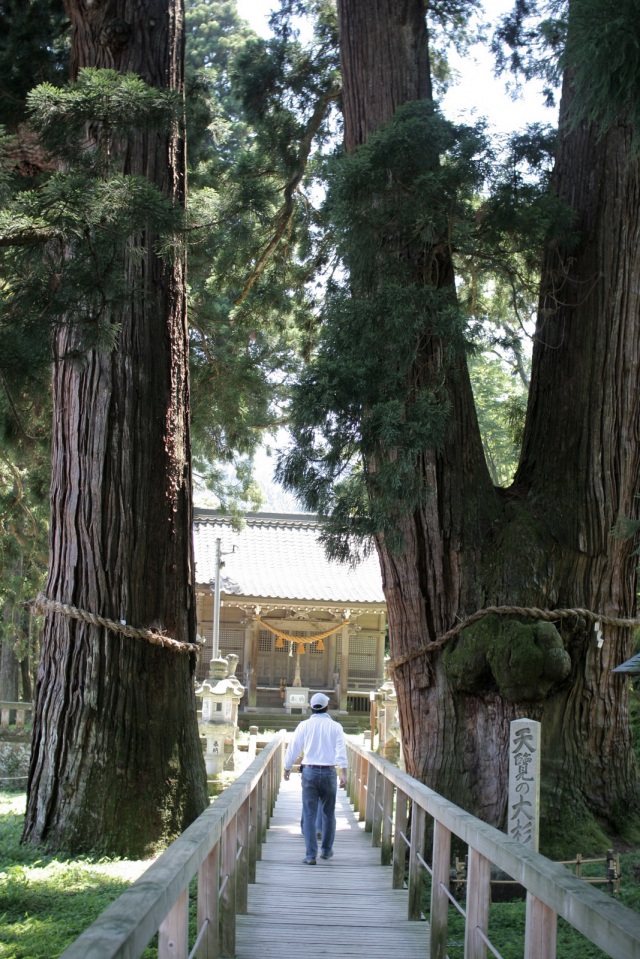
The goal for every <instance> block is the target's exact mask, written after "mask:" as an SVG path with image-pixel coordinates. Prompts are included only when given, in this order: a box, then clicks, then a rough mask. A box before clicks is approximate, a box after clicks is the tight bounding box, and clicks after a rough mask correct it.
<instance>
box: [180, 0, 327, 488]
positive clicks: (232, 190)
mask: <svg viewBox="0 0 640 959" xmlns="http://www.w3.org/2000/svg"><path fill="white" fill-rule="evenodd" d="M318 7H319V8H320V7H323V8H327V5H326V4H318ZM327 9H328V8H327ZM327 9H323V10H322V11H321V14H322V16H321V19H322V23H320V24H319V26H318V32H317V37H318V43H317V44H315V45H314V46H313V49H305V48H304V47H303V46H302V45H301V44H300V43H299V41H298V39H297V38H296V36H295V35H294V34H293V33H292V32H291V31H290V30H289V29H288V26H287V24H288V21H287V20H286V18H285V19H282V18H281V19H280V21H278V18H277V17H276V20H275V21H274V24H275V26H276V29H277V34H276V36H275V37H274V38H273V39H272V40H270V41H264V40H261V39H259V38H257V37H256V36H255V34H254V33H253V32H252V31H250V30H249V29H248V28H247V27H246V26H243V24H242V22H241V21H240V19H239V18H238V16H237V12H236V9H235V4H234V3H216V2H211V3H191V4H189V6H188V8H187V17H188V30H187V62H188V65H189V71H190V74H191V75H192V76H194V77H195V78H196V80H197V82H198V83H200V82H201V81H202V80H204V81H205V82H206V86H204V87H202V86H201V87H200V98H201V99H200V103H201V105H202V108H199V109H200V113H199V117H200V122H202V121H204V119H205V118H206V117H208V125H207V127H206V130H204V131H203V130H202V129H200V132H199V133H198V134H197V135H198V136H199V137H200V145H199V146H198V147H197V149H196V151H195V152H194V153H193V154H192V156H193V158H194V160H195V161H196V166H195V168H194V169H193V171H192V173H191V181H190V182H191V186H192V192H191V196H190V229H189V240H190V247H189V281H190V290H189V294H190V323H191V369H192V398H193V400H192V428H193V438H194V453H195V466H196V470H197V472H198V473H199V475H200V476H202V477H205V476H206V477H208V483H210V484H211V485H212V486H213V488H214V490H215V493H216V495H217V497H218V500H219V501H220V502H221V503H222V504H223V505H225V506H227V505H229V503H230V502H231V501H233V499H234V497H236V496H237V495H241V496H243V497H244V496H247V497H250V496H251V495H252V490H251V479H250V469H249V463H250V460H251V456H252V455H253V452H254V451H255V449H256V448H257V446H258V445H259V443H260V442H261V440H262V437H263V435H264V432H265V431H269V430H273V429H275V428H276V427H277V424H278V422H279V421H281V420H282V418H283V416H284V412H283V406H284V404H285V403H286V400H287V397H288V392H289V388H290V384H291V382H292V380H293V379H294V378H295V377H296V375H297V371H298V369H299V367H300V363H301V356H302V354H303V353H304V352H305V351H308V349H309V345H310V343H312V342H313V340H314V338H315V329H316V326H317V314H318V309H319V304H318V298H317V296H316V295H315V294H314V291H313V289H312V287H310V285H309V280H310V279H311V278H312V277H313V274H314V271H315V269H316V268H317V267H318V265H319V264H321V263H322V262H323V258H324V255H325V254H324V252H323V249H322V242H323V241H322V231H321V228H320V223H319V215H318V212H317V210H315V208H314V205H313V203H312V202H311V199H310V194H311V191H312V186H311V184H312V182H313V178H314V176H315V167H314V163H315V161H313V160H312V159H311V158H310V151H311V148H312V144H313V143H314V142H315V141H314V137H316V136H317V135H318V134H320V138H321V139H322V138H323V137H324V135H325V133H324V131H325V129H326V123H327V117H328V114H329V112H330V111H331V104H332V99H331V97H330V96H329V91H331V90H332V85H333V84H334V82H335V68H334V65H335V62H336V61H337V55H336V47H335V38H334V39H333V41H331V40H329V39H327V37H328V35H329V32H330V17H329V16H328V13H327ZM334 18H335V16H334ZM276 21H278V22H276ZM321 35H322V37H323V39H320V38H321ZM332 42H333V46H331V43H332ZM285 76H286V87H287V90H289V88H290V89H291V91H293V92H291V93H287V94H286V95H283V100H284V102H280V101H279V94H281V93H283V91H284V89H285V80H284V77H285ZM323 98H324V99H323ZM190 135H191V133H190ZM314 149H315V146H314ZM194 185H195V189H194ZM231 467H233V468H234V469H235V480H236V485H235V488H232V487H233V484H232V487H230V486H229V478H230V475H231V474H230V472H229V471H230V469H231Z"/></svg>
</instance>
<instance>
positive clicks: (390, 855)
mask: <svg viewBox="0 0 640 959" xmlns="http://www.w3.org/2000/svg"><path fill="white" fill-rule="evenodd" d="M348 751H349V777H348V783H347V789H348V791H349V798H350V799H351V802H352V803H353V805H354V807H355V809H356V811H358V812H359V814H360V819H361V820H362V819H364V822H365V831H370V832H371V834H372V844H373V845H374V846H380V848H381V862H382V864H383V865H389V864H392V865H393V870H392V884H393V888H394V889H401V888H403V885H404V881H405V873H406V869H407V863H406V853H407V848H408V850H409V862H408V879H407V884H408V918H409V919H416V920H419V919H420V918H421V892H422V886H423V878H424V870H427V872H429V873H430V875H431V910H430V927H431V951H430V959H445V957H446V946H447V925H448V909H449V905H450V903H451V904H453V905H454V906H455V907H456V908H457V909H458V910H459V911H460V912H462V914H463V916H464V917H465V936H464V956H465V959H485V957H486V955H487V948H489V949H490V950H491V952H492V954H493V955H495V956H498V957H499V955H500V954H499V952H497V951H496V948H495V944H491V943H489V940H488V938H487V932H488V922H489V903H490V900H491V874H490V869H491V864H494V865H495V866H497V867H498V869H500V870H502V871H504V872H505V873H507V874H508V875H509V876H511V877H512V878H513V879H515V880H517V882H519V883H520V885H522V886H523V887H524V888H525V889H526V894H527V904H526V930H525V937H524V951H523V956H524V959H555V957H556V927H557V917H558V916H562V918H563V919H565V920H566V921H567V922H568V923H569V924H570V925H571V926H573V927H574V928H575V929H577V930H578V931H579V932H580V933H582V934H583V935H584V936H585V937H586V938H587V939H589V940H590V941H591V942H593V943H595V945H597V946H598V947H599V948H600V949H602V950H603V951H604V952H605V953H607V955H609V956H613V957H614V959H640V916H638V915H637V914H636V913H635V912H632V911H631V910H630V909H627V908H626V907H625V906H622V905H621V904H620V903H618V902H616V900H614V899H612V898H611V897H609V896H606V895H605V894H604V893H602V892H600V891H598V890H597V889H594V888H592V887H591V886H589V885H587V884H586V883H584V882H583V881H582V880H580V879H578V878H576V877H575V876H574V875H573V874H572V873H571V872H569V870H568V869H565V868H564V867H563V866H561V865H558V864H556V863H553V862H551V861H550V860H548V859H546V858H545V857H544V856H541V855H540V854H539V853H535V852H531V851H530V850H529V849H527V848H526V847H525V846H523V845H521V844H520V843H519V842H516V840H514V839H510V838H509V837H508V836H506V835H504V833H501V832H499V831H498V830H497V829H494V828H493V827H492V826H489V825H487V824H486V823H484V822H482V821H481V820H480V819H476V818H475V817H474V816H472V815H470V814H469V813H467V812H465V811H464V810H463V809H460V808H459V807H458V806H455V805H454V804H453V803H450V802H448V801H447V800H446V799H443V798H442V796H439V795H438V794H437V793H435V792H433V790H431V789H429V788H428V787H427V786H424V785H423V784H422V783H419V782H418V781H417V780H415V779H413V778H412V777H411V776H408V775H407V774H406V773H403V772H402V771H401V770H399V769H398V768H397V767H396V766H393V765H391V763H389V762H387V761H386V760H385V759H382V758H381V757H380V756H378V755H377V754H376V753H372V752H371V751H369V750H368V749H365V748H364V747H362V746H360V745H356V744H354V743H353V742H351V741H349V742H348ZM409 808H410V815H409ZM427 816H429V817H431V819H432V820H433V830H432V832H433V848H432V851H431V856H428V854H427V852H426V840H425V837H426V833H427V828H426V827H427ZM409 819H410V823H411V828H410V836H409V835H408V834H409V829H408V823H409ZM452 835H455V836H458V837H459V838H460V839H461V840H463V842H464V843H466V844H467V846H468V850H469V857H468V871H467V896H466V910H464V909H462V908H461V907H460V905H459V904H458V902H457V901H456V900H455V899H454V897H453V896H452V895H451V894H450V892H449V871H450V864H451V837H452ZM428 859H430V863H429V862H427V860H428Z"/></svg>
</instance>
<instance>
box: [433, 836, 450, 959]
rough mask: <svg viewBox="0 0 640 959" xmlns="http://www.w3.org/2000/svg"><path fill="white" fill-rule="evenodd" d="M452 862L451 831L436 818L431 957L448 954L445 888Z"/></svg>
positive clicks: (447, 912) (447, 884)
mask: <svg viewBox="0 0 640 959" xmlns="http://www.w3.org/2000/svg"><path fill="white" fill-rule="evenodd" d="M450 863H451V832H450V831H449V830H448V829H447V828H446V826H443V825H442V823H441V822H438V820H437V819H436V820H435V821H434V824H433V862H432V869H433V872H432V874H431V908H430V910H429V924H430V927H431V939H430V943H431V945H430V952H429V959H446V955H447V928H448V917H449V900H448V898H447V895H446V893H445V891H444V890H445V889H448V888H449V867H450Z"/></svg>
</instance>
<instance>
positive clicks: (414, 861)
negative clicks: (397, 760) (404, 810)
mask: <svg viewBox="0 0 640 959" xmlns="http://www.w3.org/2000/svg"><path fill="white" fill-rule="evenodd" d="M426 818H427V814H426V812H425V811H424V809H421V808H420V806H418V805H417V804H416V803H415V802H414V803H412V806H411V848H410V850H409V879H408V886H409V893H408V903H407V905H408V910H407V919H413V920H420V919H421V918H422V875H423V873H422V870H423V868H424V867H423V866H422V864H421V862H420V860H419V858H418V857H419V856H422V857H423V858H424V842H425V821H426Z"/></svg>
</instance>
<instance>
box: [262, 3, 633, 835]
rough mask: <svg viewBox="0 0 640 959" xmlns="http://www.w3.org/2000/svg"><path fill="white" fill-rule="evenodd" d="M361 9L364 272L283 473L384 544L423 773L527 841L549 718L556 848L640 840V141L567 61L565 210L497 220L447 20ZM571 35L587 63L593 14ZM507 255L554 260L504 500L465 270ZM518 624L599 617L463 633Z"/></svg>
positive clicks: (298, 397)
mask: <svg viewBox="0 0 640 959" xmlns="http://www.w3.org/2000/svg"><path fill="white" fill-rule="evenodd" d="M450 9H453V8H449V6H448V5H446V6H444V7H440V8H438V13H440V14H442V13H444V14H446V13H447V12H448V11H449V10H450ZM338 12H339V22H340V43H341V57H342V69H343V85H344V94H343V106H344V122H345V148H346V156H345V157H344V159H343V160H341V161H340V164H339V166H338V167H337V168H336V169H335V170H334V173H333V179H334V185H333V187H332V195H333V199H332V201H331V202H332V203H333V207H332V216H333V219H334V223H335V224H336V229H337V234H338V238H339V244H340V252H341V256H342V260H343V262H344V264H345V266H346V268H347V270H348V273H347V279H346V280H345V282H344V283H336V284H335V285H334V286H333V287H332V288H330V289H329V295H328V300H329V308H328V321H327V325H326V327H325V329H324V330H323V336H322V339H321V342H320V346H319V349H318V352H317V355H316V356H315V357H314V360H313V363H312V364H311V365H310V367H309V369H308V371H307V372H305V374H304V377H303V380H302V384H301V387H300V389H299V390H298V391H297V392H296V394H295V397H294V408H293V413H292V419H293V428H294V435H295V440H296V446H295V448H294V449H293V450H291V451H290V452H289V453H288V455H287V456H286V457H285V458H284V460H283V462H282V465H281V474H282V476H283V478H284V480H285V482H286V484H287V485H288V486H289V487H290V488H293V489H295V490H297V491H298V493H299V494H301V495H303V496H304V498H305V501H306V503H307V505H308V506H309V507H310V508H317V509H320V510H321V511H322V512H324V513H325V514H327V515H328V516H329V517H330V520H329V537H328V540H329V545H330V548H332V550H333V551H334V553H335V554H337V555H343V556H344V555H348V554H350V553H352V551H353V540H354V535H355V536H362V535H365V534H370V535H372V536H373V539H374V542H375V546H376V549H377V551H378V554H379V556H380V561H381V566H382V572H383V581H384V585H385V594H386V598H387V607H388V613H389V625H390V629H389V632H390V644H391V645H390V650H391V661H392V665H393V668H394V679H395V684H396V689H397V692H398V705H399V715H400V722H401V727H402V732H403V747H404V755H405V761H406V763H407V769H408V771H409V772H411V773H412V774H413V775H416V776H418V777H419V778H421V779H423V780H424V781H425V782H427V783H428V784H429V785H430V786H432V787H433V788H435V789H436V790H438V791H439V792H441V793H443V794H444V795H446V796H448V797H449V798H451V799H452V800H454V801H456V802H458V803H459V804H460V805H462V806H463V807H465V808H468V809H470V810H473V811H475V812H478V813H479V814H480V815H482V817H483V818H485V819H488V820H489V821H491V822H494V823H496V824H502V823H503V822H504V816H505V812H506V809H505V803H506V795H507V784H506V780H505V776H506V766H507V764H506V763H505V762H504V756H505V755H506V751H507V748H508V728H509V721H510V720H511V719H514V718H517V717H520V716H530V717H531V718H534V719H540V720H541V721H542V730H543V777H542V782H543V803H544V816H543V839H544V841H545V842H546V844H547V848H551V846H553V845H554V846H555V848H556V849H558V848H560V847H562V846H565V848H566V847H567V846H569V847H571V848H573V844H574V842H575V841H577V839H578V838H579V839H580V841H582V842H583V843H584V842H587V843H591V844H592V845H594V846H598V845H601V843H602V842H603V841H605V837H604V835H603V833H602V832H601V829H602V828H604V829H606V830H609V831H610V832H617V833H623V832H624V831H625V829H629V828H635V827H636V826H637V822H635V819H634V815H635V814H634V810H636V809H637V797H638V771H637V767H636V763H635V760H634V758H633V753H632V749H631V744H630V733H629V723H628V711H627V694H628V691H627V689H626V686H625V684H624V683H623V682H622V681H621V680H620V679H619V678H618V677H617V676H614V675H613V674H612V672H611V670H612V668H613V667H614V666H615V665H616V664H617V663H619V662H621V661H622V660H624V659H625V658H627V656H628V654H629V651H630V642H631V639H630V630H629V628H628V627H626V628H625V627H624V626H622V625H621V624H620V622H619V621H620V620H622V622H624V621H626V619H627V618H628V617H630V616H633V614H634V612H635V566H636V563H635V560H634V558H633V556H632V545H631V544H630V543H629V542H627V541H624V540H621V539H614V538H612V537H611V535H610V532H611V528H612V526H613V525H614V523H615V521H616V517H618V516H620V515H625V516H630V517H636V516H637V501H635V499H634V493H635V487H636V477H637V474H638V466H639V465H640V464H638V455H639V454H638V448H637V444H634V443H633V441H632V440H631V437H632V435H633V433H634V429H635V426H634V424H637V421H638V413H639V412H640V410H638V402H639V397H640V391H639V390H638V387H639V385H640V384H639V383H638V364H637V363H636V362H635V359H634V358H635V357H637V356H638V343H637V337H638V324H637V322H636V317H635V308H634V305H633V304H634V296H635V294H633V292H632V291H633V290H635V288H636V287H637V282H638V276H637V273H638V263H637V250H638V248H639V247H638V243H637V239H636V233H637V230H638V222H639V220H638V213H639V210H638V206H637V204H636V203H635V199H633V198H634V197H635V196H636V192H635V190H634V188H633V187H632V183H635V181H636V178H637V175H638V170H637V159H636V158H635V156H634V154H633V153H632V149H631V148H632V144H633V141H634V134H633V129H632V127H631V125H630V124H629V123H628V122H627V120H626V115H625V114H624V113H623V114H622V115H621V114H620V113H617V116H618V123H617V124H615V125H614V126H613V127H608V126H607V125H606V123H605V125H604V126H601V125H599V124H595V123H594V122H592V114H591V113H589V112H587V114H586V119H578V118H579V117H580V116H581V115H582V114H580V112H579V110H577V111H576V112H573V117H574V119H571V114H570V113H569V112H568V111H569V107H570V104H571V103H572V102H575V101H578V100H579V99H580V97H581V96H582V95H583V92H584V91H583V88H582V87H581V86H579V85H578V83H577V81H576V80H574V76H575V75H576V73H575V69H574V68H573V67H572V66H571V64H568V65H567V72H566V74H565V86H564V95H563V107H562V110H561V126H560V137H559V141H558V146H557V152H556V164H555V169H554V173H553V178H552V180H551V186H552V189H551V191H550V193H549V194H548V195H546V196H545V195H543V196H540V197H534V196H533V194H532V193H531V191H530V185H529V182H528V177H527V176H523V177H521V178H519V182H516V181H514V178H513V177H506V178H502V181H501V183H499V184H497V185H496V188H495V189H494V191H493V197H492V199H491V200H490V201H487V203H486V205H485V206H484V207H482V208H479V207H478V204H477V191H478V188H479V186H480V184H481V182H482V178H483V175H484V172H486V169H485V171H483V170H482V163H483V157H486V158H487V160H488V162H485V167H486V168H488V167H491V166H492V165H493V164H492V161H491V159H490V157H488V155H487V154H486V152H485V147H484V144H483V142H482V139H481V138H480V137H479V136H478V132H477V131H468V130H464V129H456V128H454V127H452V126H451V125H449V124H447V123H445V122H444V121H443V119H442V118H441V117H440V116H439V115H438V112H437V109H436V108H435V104H434V102H433V99H432V82H431V73H430V61H429V43H428V31H427V24H426V21H425V11H424V6H423V4H422V3H420V2H418V0H403V2H402V3H400V4H398V3H397V2H391V0H374V2H372V3H369V4H367V6H366V12H365V10H364V9H363V6H362V5H361V4H358V3H356V2H355V0H340V2H339V4H338ZM432 15H433V14H432V12H431V11H429V16H432ZM627 27H628V28H629V27H630V25H629V24H627ZM568 37H569V41H570V42H569V43H568V44H567V49H568V50H570V49H571V37H572V32H571V15H570V17H569V33H568ZM383 40H384V42H383ZM381 50H385V51H386V55H385V56H384V57H383V56H382V55H381V52H380V51H381ZM584 56H585V58H586V57H587V52H585V54H584ZM585 62H586V60H585ZM612 62H617V61H612ZM620 80H621V81H622V76H620ZM529 143H530V144H533V145H534V146H535V137H534V138H533V140H531V139H529ZM514 169H523V168H522V166H521V165H520V166H516V167H514ZM517 179H518V178H516V180H517ZM528 193H529V194H530V195H529V199H528V200H527V194H528ZM531 211H533V213H534V215H533V216H532V215H531ZM563 211H566V212H563ZM525 214H526V215H525ZM525 221H526V222H525ZM532 224H533V226H534V230H533V232H532V230H531V226H532ZM525 233H526V234H527V235H528V238H527V240H526V243H524V244H520V242H519V239H518V238H519V237H520V238H521V239H522V238H524V235H525ZM620 238H624V239H623V240H621V239H620ZM505 251H506V252H507V253H508V256H507V257H506V261H505V263H506V265H505V269H504V270H503V275H504V276H506V277H509V276H511V279H512V280H515V279H516V278H517V276H518V271H517V270H515V271H514V264H515V265H516V266H517V263H518V262H522V261H521V260H519V258H521V257H522V256H525V255H526V253H527V251H532V252H531V253H530V254H529V258H530V261H531V263H532V264H533V262H534V261H535V259H536V257H537V259H538V262H539V258H540V255H541V254H542V255H543V257H544V259H543V263H542V286H541V293H540V300H539V306H538V311H537V325H536V332H535V343H534V351H533V360H532V374H531V391H530V396H529V401H528V409H527V415H526V422H525V425H524V432H523V442H522V452H521V456H520V461H519V465H518V469H517V472H516V476H515V479H514V482H513V484H512V485H511V486H510V487H509V488H508V489H507V490H505V491H502V490H500V489H498V488H496V487H495V486H494V483H493V481H492V479H491V476H490V473H489V471H488V468H487V463H486V458H485V455H484V452H483V449H482V442H481V432H480V429H479V426H478V419H477V414H476V405H475V403H474V398H473V394H472V389H471V384H470V379H469V373H468V363H467V357H466V347H465V322H466V320H465V316H464V314H463V310H462V303H461V302H460V300H459V298H458V296H457V294H456V282H455V271H456V269H459V270H462V271H463V272H464V271H465V270H466V271H467V273H468V272H469V267H468V263H469V259H468V258H469V256H470V255H471V254H473V256H475V257H478V256H480V257H481V258H482V257H484V258H485V259H487V258H488V259H492V260H493V262H494V263H496V264H497V263H499V262H500V261H503V260H505V258H504V255H503V254H504V252H505ZM518 285H520V284H519V283H518ZM527 299H528V295H525V296H524V300H525V301H526V300H527ZM349 463H351V464H352V466H351V467H350V466H349ZM494 606H501V607H507V609H512V608H513V607H520V608H522V607H531V608H534V609H538V610H546V609H551V610H560V609H566V608H569V609H575V610H578V612H575V613H573V614H571V615H568V616H564V617H561V616H560V615H558V616H557V617H555V618H554V617H552V619H553V620H554V622H555V625H554V624H552V623H547V622H544V623H540V621H539V620H538V619H536V618H535V617H529V616H524V617H523V616H520V615H518V614H517V613H515V612H513V611H512V612H511V614H510V615H509V614H505V615H501V616H493V617H492V618H486V617H485V618H484V619H483V620H481V621H479V622H478V623H476V624H474V625H470V626H468V627H467V628H465V629H462V630H457V631H456V632H455V633H453V634H451V633H450V632H449V631H450V630H451V629H452V627H454V626H455V625H456V624H459V623H460V622H461V621H464V620H465V618H467V617H469V616H471V615H472V614H473V613H475V612H476V611H478V610H483V609H486V608H488V607H494ZM580 610H587V611H588V614H586V615H585V614H583V612H580ZM605 616H608V617H611V619H610V621H605V624H604V626H603V627H602V628H603V630H604V637H605V638H604V642H603V643H602V644H600V643H599V642H598V641H597V633H596V632H594V619H600V620H601V619H602V617H605ZM440 640H442V641H440Z"/></svg>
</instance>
